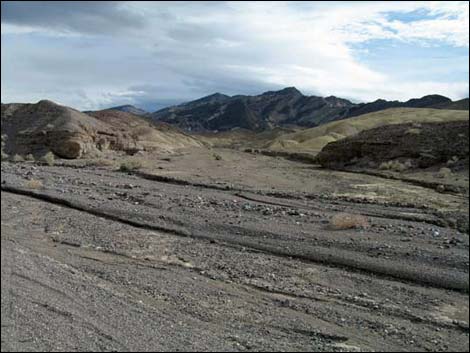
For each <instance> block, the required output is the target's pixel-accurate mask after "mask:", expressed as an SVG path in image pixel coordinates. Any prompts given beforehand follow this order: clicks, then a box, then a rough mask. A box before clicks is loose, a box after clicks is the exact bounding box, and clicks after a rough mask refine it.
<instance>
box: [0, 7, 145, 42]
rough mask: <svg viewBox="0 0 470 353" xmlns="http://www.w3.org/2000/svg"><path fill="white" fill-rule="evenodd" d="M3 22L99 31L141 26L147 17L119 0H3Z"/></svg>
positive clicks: (64, 29) (58, 29) (73, 30)
mask: <svg viewBox="0 0 470 353" xmlns="http://www.w3.org/2000/svg"><path fill="white" fill-rule="evenodd" d="M1 5H2V7H1V9H2V11H1V19H2V23H8V24H14V25H20V26H30V27H39V28H46V29H51V30H56V31H64V32H78V33H86V34H100V33H110V32H121V31H123V30H127V29H139V28H142V27H143V26H144V24H145V21H144V17H142V16H140V15H137V14H135V13H131V12H129V11H128V10H126V9H124V8H123V2H119V1H2V3H1Z"/></svg>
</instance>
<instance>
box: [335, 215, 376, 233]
mask: <svg viewBox="0 0 470 353" xmlns="http://www.w3.org/2000/svg"><path fill="white" fill-rule="evenodd" d="M329 226H330V228H331V229H334V230H343V229H355V228H362V229H365V228H368V227H369V222H368V221H367V218H366V217H364V216H362V215H358V214H350V213H339V214H336V215H334V216H333V217H332V218H331V219H330V223H329Z"/></svg>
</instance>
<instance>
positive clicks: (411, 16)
mask: <svg viewBox="0 0 470 353" xmlns="http://www.w3.org/2000/svg"><path fill="white" fill-rule="evenodd" d="M385 16H386V17H387V19H388V20H390V21H400V22H403V23H410V22H415V21H423V20H436V19H439V18H441V16H442V14H438V13H431V12H430V11H429V10H428V9H417V10H414V11H407V12H405V11H390V12H387V13H386V14H385Z"/></svg>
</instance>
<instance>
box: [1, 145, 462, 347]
mask: <svg viewBox="0 0 470 353" xmlns="http://www.w3.org/2000/svg"><path fill="white" fill-rule="evenodd" d="M214 154H215V155H216V156H218V157H217V158H215V157H214ZM1 180H2V181H1V183H2V203H1V207H2V210H1V211H2V228H1V231H2V233H1V251H2V255H1V261H2V263H1V265H2V269H1V271H2V281H1V289H2V291H1V293H2V301H1V303H2V304H1V305H2V314H1V319H2V320H1V321H2V344H1V345H2V346H1V348H2V351H13V350H17V351H18V350H24V351H33V350H34V351H38V350H61V351H66V350H72V351H77V350H81V351H82V350H100V351H103V350H106V351H110V350H117V351H125V350H143V351H150V350H151V351H163V350H171V351H176V350H204V351H209V350H210V351H215V350H221V351H248V350H255V351H261V350H269V351H352V350H353V351H408V350H410V351H443V350H446V351H468V349H469V322H468V307H469V297H468V289H469V287H468V270H469V237H468V234H465V233H461V232H459V231H458V230H456V229H454V228H451V227H448V226H440V224H441V225H444V223H445V219H446V217H445V216H443V212H444V213H446V212H447V213H452V212H457V213H458V212H461V213H462V212H468V196H466V195H459V194H453V193H441V192H437V191H436V190H434V189H432V188H427V187H423V186H419V185H415V184H411V183H408V182H406V181H401V180H391V179H386V178H381V177H377V176H370V175H363V174H357V173H345V172H334V171H326V170H321V169H318V168H315V167H312V166H309V165H306V164H301V163H297V162H293V161H287V160H284V159H279V158H272V157H268V156H260V155H250V154H246V153H240V152H236V151H229V150H213V151H208V150H204V149H200V150H192V151H186V152H183V153H181V154H179V155H173V156H167V157H164V156H158V157H154V158H153V159H152V161H151V164H150V166H149V167H148V168H146V169H143V170H139V171H136V172H132V173H123V172H119V171H117V170H116V168H113V167H100V168H99V167H91V166H88V167H87V166H81V164H80V163H75V164H74V163H71V162H67V163H65V164H64V165H62V166H53V167H49V166H39V165H35V164H34V163H17V164H12V163H3V162H2V175H1ZM32 181H35V183H33V182H32ZM342 212H348V213H357V214H362V215H364V216H365V217H366V218H367V220H368V222H369V224H370V226H369V227H367V228H366V229H346V230H332V229H331V228H330V227H329V225H328V222H329V219H330V218H331V217H333V216H334V215H338V214H339V213H342ZM447 213H446V214H447Z"/></svg>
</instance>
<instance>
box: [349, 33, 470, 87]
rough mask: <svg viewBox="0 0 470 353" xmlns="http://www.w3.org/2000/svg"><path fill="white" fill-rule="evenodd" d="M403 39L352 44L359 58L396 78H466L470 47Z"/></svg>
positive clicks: (436, 79)
mask: <svg viewBox="0 0 470 353" xmlns="http://www.w3.org/2000/svg"><path fill="white" fill-rule="evenodd" d="M433 44H434V45H422V43H418V42H416V41H414V42H405V41H400V40H390V39H386V40H383V39H381V40H371V41H368V42H364V43H358V44H355V45H353V46H352V49H353V52H354V55H355V57H356V58H357V60H358V61H359V62H361V63H362V64H365V65H366V66H367V67H369V68H370V69H372V70H374V71H378V72H382V73H385V74H393V76H394V77H395V78H397V77H398V78H400V79H406V80H420V81H444V82H449V81H465V80H467V79H468V75H469V64H468V60H469V50H468V48H463V47H454V46H451V45H448V44H445V43H440V45H437V44H436V42H434V43H433Z"/></svg>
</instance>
